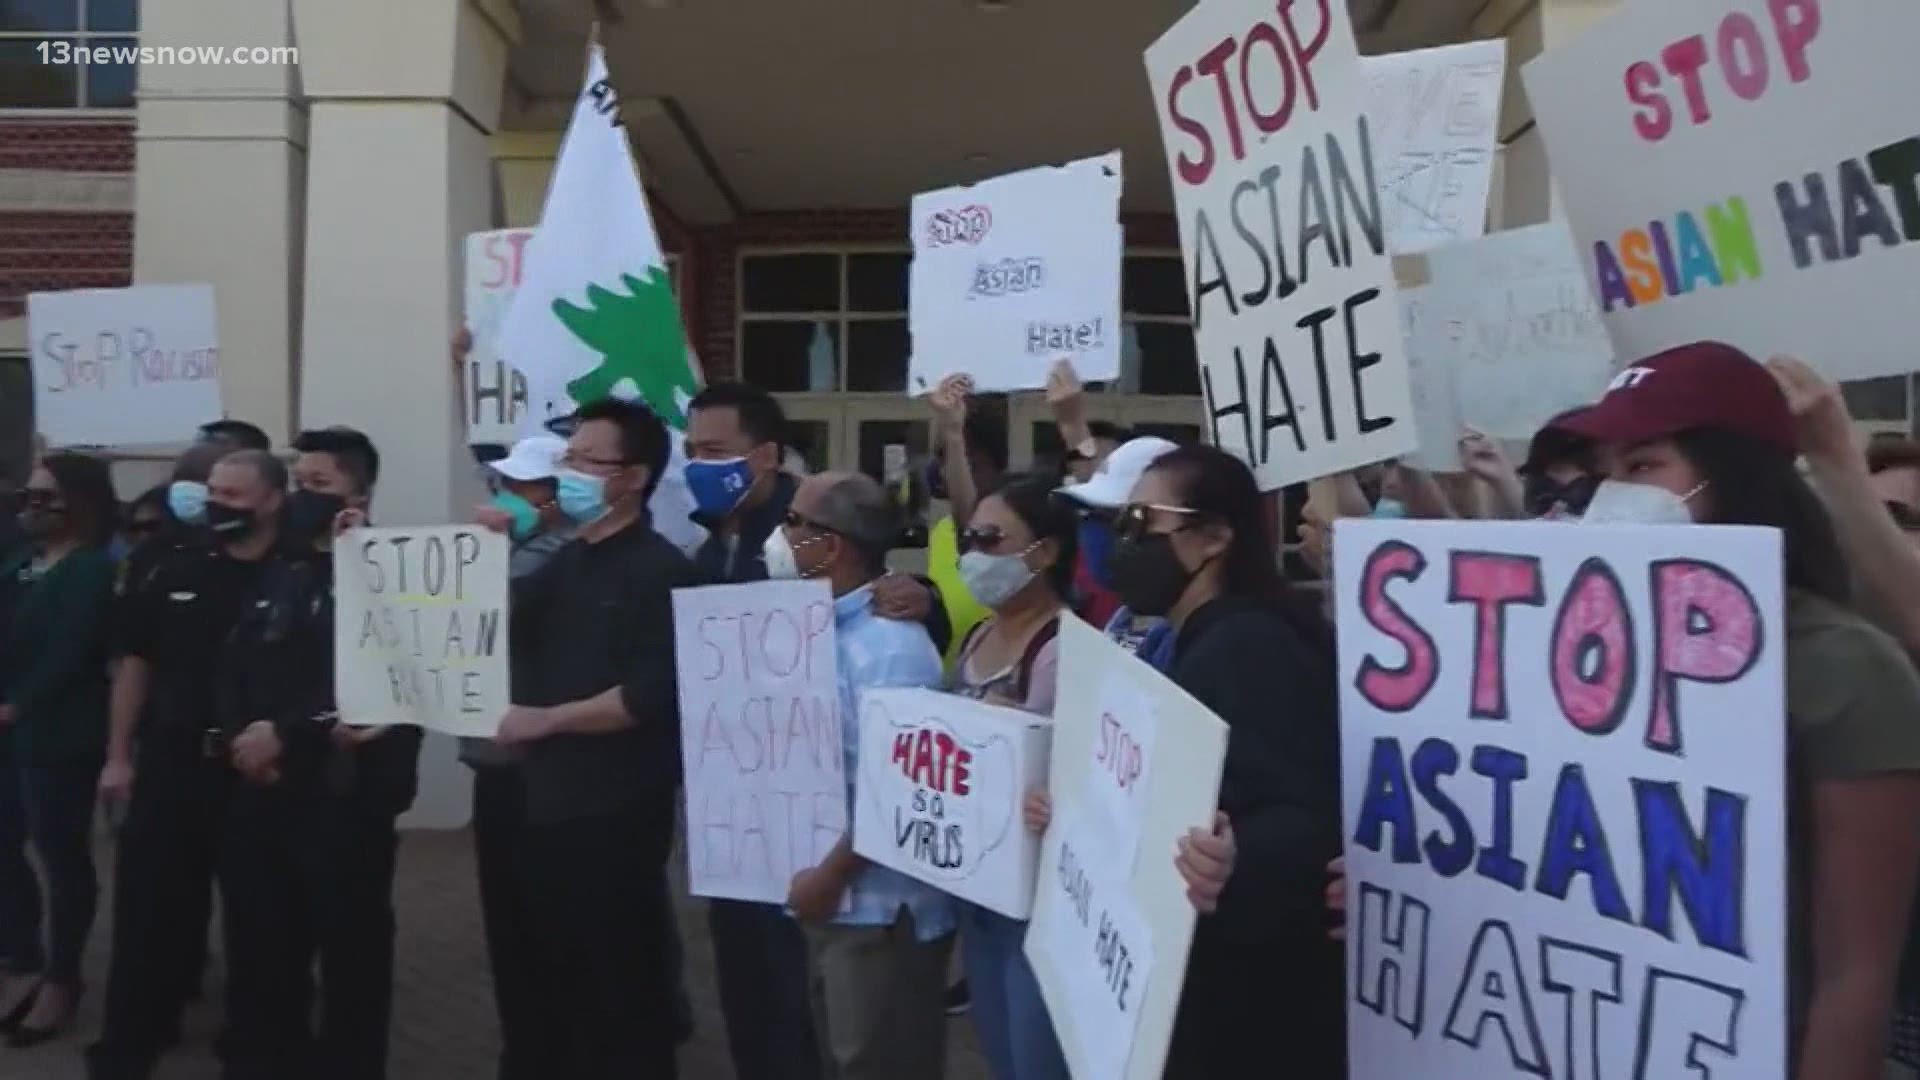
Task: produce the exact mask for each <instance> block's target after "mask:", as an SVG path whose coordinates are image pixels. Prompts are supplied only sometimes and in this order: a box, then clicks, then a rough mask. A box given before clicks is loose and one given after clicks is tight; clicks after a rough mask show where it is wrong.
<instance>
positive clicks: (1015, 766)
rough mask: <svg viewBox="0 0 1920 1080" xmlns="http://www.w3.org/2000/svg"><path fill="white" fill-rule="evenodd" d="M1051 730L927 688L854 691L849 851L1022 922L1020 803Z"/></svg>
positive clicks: (1026, 837)
mask: <svg viewBox="0 0 1920 1080" xmlns="http://www.w3.org/2000/svg"><path fill="white" fill-rule="evenodd" d="M1051 746H1052V731H1051V726H1050V725H1049V724H1048V723H1047V722H1046V721H1045V720H1043V719H1040V718H1037V717H1035V716H1034V715H1033V714H1031V713H1025V712H1020V711H1019V710H1016V709H1003V708H999V707H996V706H993V705H985V704H981V703H980V702H977V701H973V700H971V699H969V698H963V697H956V696H955V695H953V694H942V693H938V692H936V691H932V690H869V691H867V692H866V693H864V694H862V695H861V696H860V780H859V783H857V784H856V785H855V788H856V795H857V797H856V799H855V801H854V812H853V849H854V851H855V852H857V853H859V854H860V855H862V856H865V857H866V858H868V859H870V860H872V861H873V862H876V863H879V864H880V865H882V866H887V867H891V868H893V869H895V870H898V871H900V872H901V873H903V874H906V875H908V876H909V877H913V878H918V879H919V880H921V881H924V882H926V883H927V884H929V885H933V886H936V887H938V888H940V889H943V890H945V891H946V892H949V893H952V894H953V895H955V896H957V897H959V898H961V899H962V900H970V901H972V902H973V903H976V904H979V905H981V906H983V907H989V908H992V909H993V910H995V911H997V912H999V913H1001V914H1002V915H1005V916H1007V917H1009V918H1014V919H1024V918H1026V917H1027V915H1028V914H1029V913H1030V912H1031V911H1032V908H1033V875H1034V870H1035V868H1036V866H1037V865H1038V863H1039V860H1040V838H1039V837H1037V836H1035V835H1033V834H1032V833H1031V832H1029V831H1028V830H1027V829H1026V827H1025V826H1024V825H1023V824H1022V823H1021V816H1020V803H1021V801H1022V800H1023V799H1024V798H1025V797H1026V793H1027V791H1028V790H1029V789H1032V788H1036V787H1041V786H1044V785H1045V784H1046V774H1047V757H1048V753H1049V751H1050V750H1051Z"/></svg>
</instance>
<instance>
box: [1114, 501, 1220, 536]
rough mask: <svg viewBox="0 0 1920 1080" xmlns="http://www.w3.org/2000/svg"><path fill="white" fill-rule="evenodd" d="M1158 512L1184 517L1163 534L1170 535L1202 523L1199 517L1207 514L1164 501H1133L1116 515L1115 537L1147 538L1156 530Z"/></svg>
mask: <svg viewBox="0 0 1920 1080" xmlns="http://www.w3.org/2000/svg"><path fill="white" fill-rule="evenodd" d="M1156 513H1158V514H1173V515H1175V516H1177V517H1179V518H1181V519H1182V520H1181V522H1180V524H1179V525H1178V526H1176V527H1174V528H1172V529H1168V530H1166V532H1165V533H1163V534H1161V535H1169V536H1170V535H1172V534H1173V533H1177V532H1185V531H1186V530H1188V529H1191V528H1193V527H1194V526H1195V525H1198V524H1199V523H1200V522H1199V520H1198V519H1200V518H1202V517H1204V516H1205V514H1204V513H1203V512H1201V511H1199V510H1195V509H1193V508H1192V507H1190V506H1167V505H1165V504H1163V503H1131V504H1129V505H1127V506H1126V507H1124V508H1122V509H1121V511H1120V513H1119V514H1118V515H1116V516H1115V517H1114V519H1113V535H1114V537H1115V538H1116V539H1119V540H1125V541H1129V542H1131V541H1137V540H1143V539H1145V538H1146V537H1147V536H1148V535H1150V534H1152V533H1153V531H1154V530H1153V515H1154V514H1156Z"/></svg>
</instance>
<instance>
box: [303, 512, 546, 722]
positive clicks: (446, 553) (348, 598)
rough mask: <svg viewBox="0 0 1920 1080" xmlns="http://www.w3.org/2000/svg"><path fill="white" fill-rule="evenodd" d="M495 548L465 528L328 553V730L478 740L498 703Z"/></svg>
mask: <svg viewBox="0 0 1920 1080" xmlns="http://www.w3.org/2000/svg"><path fill="white" fill-rule="evenodd" d="M507 549H508V545H507V539H506V537H504V536H501V535H499V534H497V533H494V532H491V531H489V530H487V529H482V528H478V527H476V526H470V525H444V526H427V527H417V528H382V529H356V530H354V531H352V532H350V533H347V534H346V535H345V536H343V537H341V539H340V541H339V543H338V544H336V545H335V550H336V557H335V559H334V582H333V584H334V613H333V640H334V671H333V686H334V698H335V700H336V702H337V703H338V708H339V710H340V721H341V722H342V723H344V724H353V725H358V726H369V727H372V726H384V725H395V724H406V725H414V726H418V727H423V728H426V729H427V730H428V731H438V732H442V733H444V734H447V735H460V736H477V737H481V738H489V737H491V736H492V735H493V733H494V732H495V731H496V730H498V729H499V727H500V718H501V717H502V716H504V715H505V714H506V711H507V707H508V705H509V704H510V698H509V691H508V684H507V559H508V551H507Z"/></svg>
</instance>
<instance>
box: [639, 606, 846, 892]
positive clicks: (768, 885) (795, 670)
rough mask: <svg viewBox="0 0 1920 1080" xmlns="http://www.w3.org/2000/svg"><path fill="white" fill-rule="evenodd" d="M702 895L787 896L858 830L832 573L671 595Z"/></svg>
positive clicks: (696, 874)
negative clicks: (844, 730)
mask: <svg viewBox="0 0 1920 1080" xmlns="http://www.w3.org/2000/svg"><path fill="white" fill-rule="evenodd" d="M673 636H674V663H675V665H676V667H677V669H678V672H679V682H680V752H681V756H682V758H683V760H684V764H685V766H686V792H687V878H688V884H689V888H690V890H691V891H692V893H693V895H695V896H716V897H726V898H729V899H733V900H753V901H757V902H759V903H763V904H784V903H786V901H787V893H788V887H789V886H790V885H791V884H792V883H793V875H794V874H796V873H798V872H799V871H801V870H805V869H807V868H808V867H812V866H818V865H819V864H820V861H821V860H822V859H824V858H826V856H827V853H828V852H830V851H832V850H833V847H834V845H835V844H837V843H839V842H840V838H841V837H842V836H844V835H846V831H847V787H846V771H845V764H844V762H845V747H844V746H843V745H842V744H841V741H840V725H841V722H842V721H841V716H840V690H839V680H838V672H839V670H840V665H839V657H838V655H837V654H836V653H835V651H834V650H835V640H836V637H835V633H834V622H833V596H832V594H831V592H830V591H829V590H828V588H827V585H826V583H825V582H821V581H763V582H758V583H755V584H751V585H708V586H704V587H702V588H697V589H676V590H674V593H673Z"/></svg>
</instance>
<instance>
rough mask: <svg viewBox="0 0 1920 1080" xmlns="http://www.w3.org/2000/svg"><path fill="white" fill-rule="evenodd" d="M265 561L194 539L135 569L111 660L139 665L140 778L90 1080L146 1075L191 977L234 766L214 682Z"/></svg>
mask: <svg viewBox="0 0 1920 1080" xmlns="http://www.w3.org/2000/svg"><path fill="white" fill-rule="evenodd" d="M261 568H262V564H261V563H259V562H248V561H244V560H239V559H235V558H233V557H231V556H230V555H228V554H227V553H226V552H225V551H223V550H220V549H218V548H215V547H210V546H205V545H201V544H198V543H193V542H190V541H180V542H176V543H175V544H174V545H173V546H171V547H169V548H166V549H165V550H163V551H159V552H157V553H155V555H154V556H153V558H152V559H151V560H146V559H142V560H140V561H138V562H137V563H135V564H131V565H130V567H129V570H128V573H127V574H126V575H125V576H123V578H122V580H121V595H120V597H119V608H118V611H117V614H116V628H115V634H114V642H113V645H114V652H115V654H116V655H117V656H122V657H128V658H133V659H137V660H140V661H143V662H145V664H146V665H147V667H148V672H149V674H148V682H147V695H146V701H145V704H144V707H143V710H142V714H141V719H140V726H139V728H138V732H137V739H138V743H137V747H136V752H135V764H134V783H133V793H132V797H131V800H130V801H129V804H128V806H127V808H126V820H125V822H124V823H123V825H122V827H121V831H120V837H119V844H118V848H117V850H116V854H115V858H116V865H115V871H114V880H115V887H114V906H113V927H114V929H113V941H114V948H113V953H112V960H111V964H110V968H109V973H108V979H107V994H106V1003H105V1004H106V1009H105V1012H106V1015H105V1021H104V1025H103V1030H102V1034H101V1038H100V1041H99V1042H98V1043H96V1044H95V1045H94V1046H93V1047H92V1048H91V1049H90V1050H89V1052H88V1060H89V1066H90V1070H89V1071H90V1075H91V1076H92V1077H93V1078H94V1080H123V1078H141V1077H145V1076H147V1075H149V1074H150V1073H151V1072H152V1069H153V1063H154V1060H155V1059H156V1058H157V1057H158V1056H159V1054H160V1053H161V1052H162V1051H164V1050H165V1049H167V1048H168V1047H169V1046H171V1045H172V1044H173V1043H174V1042H175V1041H176V1039H177V1038H178V1035H179V1026H180V1012H181V1009H182V1007H183V1005H184V1001H185V997H186V995H187V994H188V992H189V991H190V988H191V986H192V985H193V982H194V980H195V979H196V978H197V976H198V974H199V966H200V964H201V963H202V961H203V957H204V943H205V937H206V924H207V919H208V917H209V913H210V911H211V906H212V882H213V876H214V869H215V866H216V864H217V858H218V853H219V848H220V843H221V834H222V830H223V829H224V827H225V824H226V811H227V798H228V793H229V791H230V789H231V786H232V772H231V770H230V769H229V768H228V767H227V764H226V747H225V745H224V743H223V741H222V740H221V738H220V732H219V727H218V723H217V720H216V717H215V711H214V700H213V693H212V687H213V684H214V674H215V670H216V668H217V666H218V663H219V659H220V648H221V643H222V642H223V641H224V640H225V639H226V636H227V633H228V631H229V630H231V628H232V626H233V624H234V621H235V618H236V616H237V615H238V613H239V610H240V606H241V604H242V603H244V602H245V600H246V598H247V597H248V596H250V595H251V594H252V592H253V589H254V585H255V581H256V579H257V577H258V575H259V574H260V572H261Z"/></svg>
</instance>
